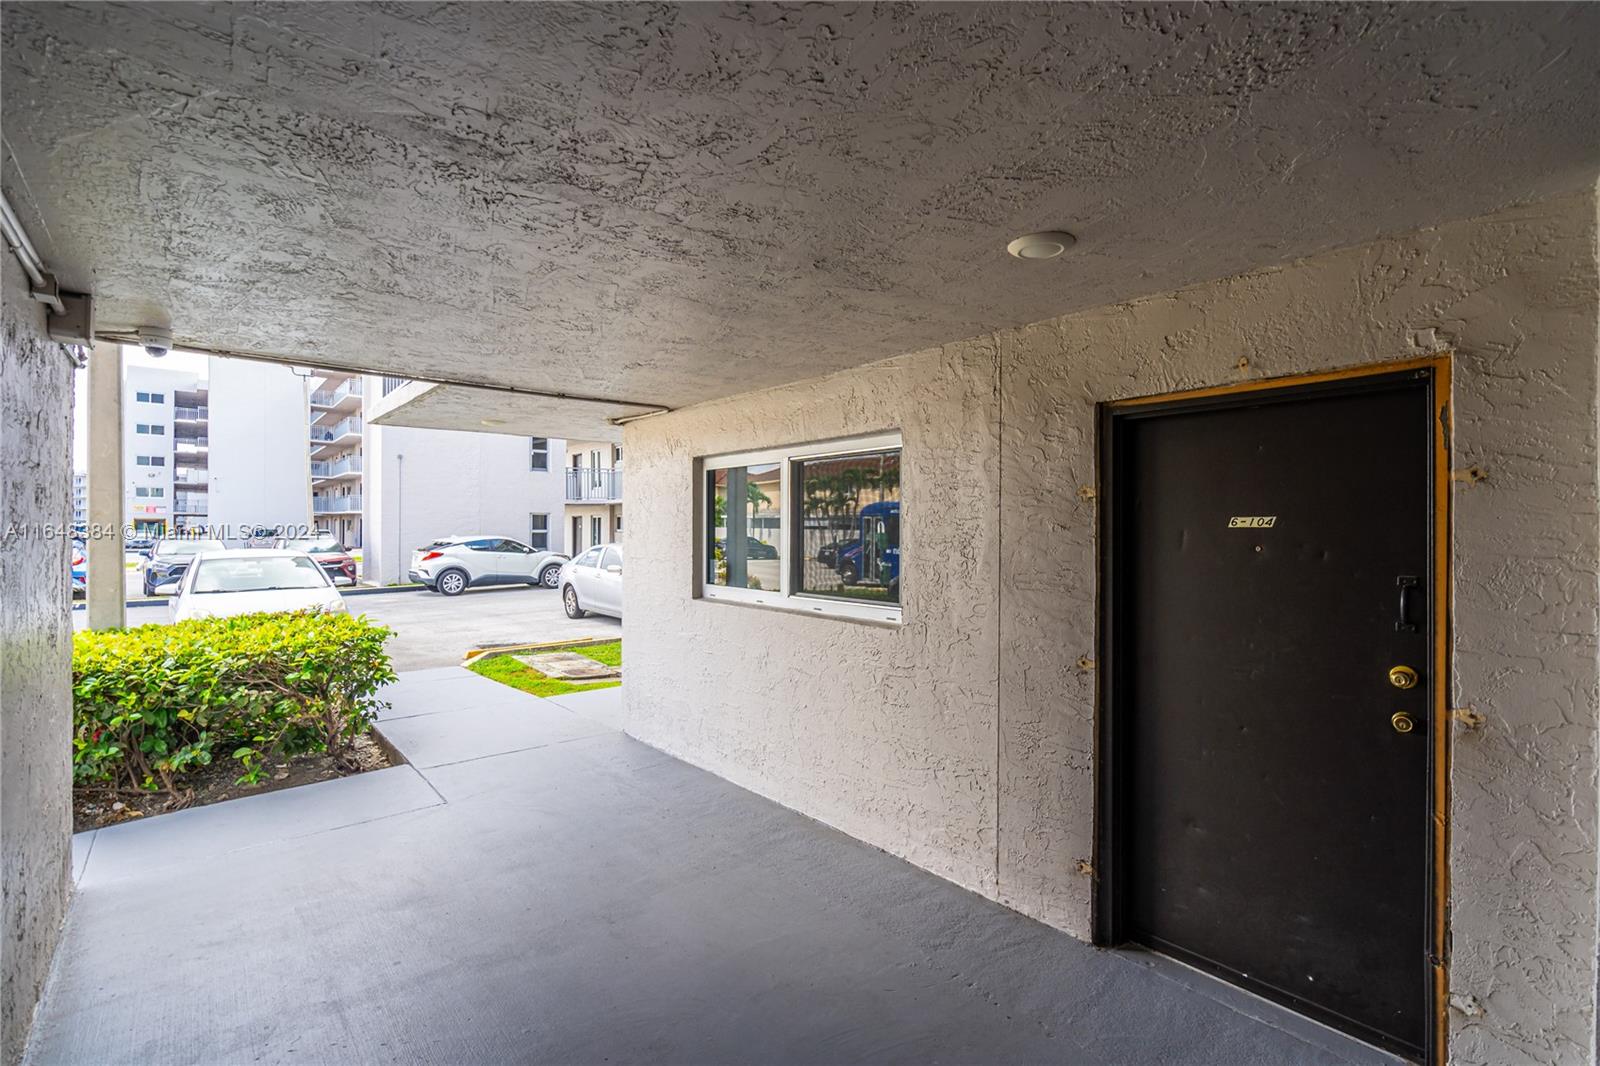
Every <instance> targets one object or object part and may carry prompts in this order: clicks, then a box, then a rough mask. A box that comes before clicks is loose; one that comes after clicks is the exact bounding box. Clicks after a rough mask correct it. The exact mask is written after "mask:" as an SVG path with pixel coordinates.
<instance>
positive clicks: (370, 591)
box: [72, 583, 428, 611]
mask: <svg viewBox="0 0 1600 1066" xmlns="http://www.w3.org/2000/svg"><path fill="white" fill-rule="evenodd" d="M427 587H428V586H426V585H423V584H420V583H419V584H416V585H385V586H383V587H382V588H362V587H361V586H360V585H357V586H355V587H354V588H347V589H340V590H339V595H341V596H382V595H384V594H386V593H390V592H421V591H423V590H424V589H426V588H427ZM167 602H168V601H166V600H127V601H125V602H124V603H123V606H124V607H160V606H162V605H164V604H166V603H167ZM86 607H87V604H85V603H83V602H81V601H77V600H75V601H73V604H72V609H73V610H74V611H81V610H84V609H85V608H86Z"/></svg>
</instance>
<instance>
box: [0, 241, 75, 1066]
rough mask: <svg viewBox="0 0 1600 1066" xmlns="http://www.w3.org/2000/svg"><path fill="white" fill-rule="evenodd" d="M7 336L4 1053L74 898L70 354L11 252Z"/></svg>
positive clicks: (0, 371)
mask: <svg viewBox="0 0 1600 1066" xmlns="http://www.w3.org/2000/svg"><path fill="white" fill-rule="evenodd" d="M4 260H5V262H4V267H3V270H4V274H5V279H4V290H3V294H0V297H3V299H0V302H3V305H4V310H3V331H4V335H3V338H0V340H3V347H0V589H4V590H5V591H4V594H3V595H0V870H3V871H4V873H3V877H4V895H5V905H4V906H5V927H4V930H3V933H0V935H3V936H4V942H3V945H4V946H3V947H0V981H3V991H0V1015H3V1018H0V1061H3V1062H5V1063H7V1064H10V1063H13V1062H15V1061H17V1059H18V1058H19V1057H20V1056H21V1054H22V1043H23V1040H24V1039H25V1037H26V1035H27V1031H28V1023H29V1021H30V1020H31V1018H32V1015H33V1007H34V1003H35V1002H36V1001H37V999H38V995H39V988H40V986H41V984H42V983H43V981H44V977H45V973H46V970H47V969H48V967H49V964H50V954H51V952H52V951H53V950H54V948H55V943H56V936H57V933H58V932H59V930H60V927H61V918H62V915H63V914H64V913H65V911H66V904H67V864H68V854H69V850H70V840H71V837H70V833H71V828H72V816H71V810H70V806H69V801H68V796H69V791H70V787H71V780H72V773H71V765H70V762H69V758H70V751H71V744H70V731H69V728H70V722H71V710H70V709H71V703H70V690H69V683H68V679H69V675H70V670H71V637H72V633H71V629H70V626H69V624H68V621H67V564H68V556H67V551H68V544H69V542H68V541H67V540H66V539H64V538H62V537H59V536H49V535H45V534H46V533H47V532H49V531H46V530H41V529H40V528H39V527H40V526H41V525H54V526H61V525H65V524H66V523H68V522H70V521H71V519H72V498H71V493H72V490H71V485H72V364H71V363H69V362H68V361H67V359H66V357H65V356H64V355H63V354H62V350H61V348H60V346H59V345H56V344H51V343H49V342H47V341H46V340H45V339H44V336H43V334H44V310H43V305H41V304H38V303H35V302H34V301H33V300H31V299H29V297H28V289H27V282H26V279H25V278H24V276H23V274H22V270H21V268H20V267H19V266H18V265H17V263H16V260H15V259H13V258H12V257H11V256H10V255H9V254H7V255H5V256H4Z"/></svg>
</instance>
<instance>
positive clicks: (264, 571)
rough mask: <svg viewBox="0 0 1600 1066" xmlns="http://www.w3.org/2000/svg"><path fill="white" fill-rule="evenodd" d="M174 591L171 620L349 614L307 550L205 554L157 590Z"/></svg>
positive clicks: (251, 549)
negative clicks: (301, 613) (263, 614)
mask: <svg viewBox="0 0 1600 1066" xmlns="http://www.w3.org/2000/svg"><path fill="white" fill-rule="evenodd" d="M160 587H161V588H163V589H168V590H171V591H172V592H174V595H173V597H172V599H171V600H170V601H169V602H168V604H167V610H168V612H169V614H170V615H171V617H172V620H173V621H174V622H182V621H185V620H186V619H190V618H219V617H221V618H226V617H231V616H233V615H237V614H254V613H256V612H258V611H308V610H310V611H348V610H349V608H348V607H346V606H345V602H344V597H343V596H341V595H339V590H338V589H336V588H334V587H333V582H332V581H331V580H330V579H329V578H328V574H327V572H326V571H324V570H323V569H322V567H321V566H319V565H317V561H316V560H315V559H313V558H312V557H311V556H309V555H307V554H306V553H305V552H297V551H286V550H278V549H273V548H265V549H263V548H238V549H234V550H232V551H217V552H207V553H205V554H204V555H201V556H200V557H199V558H197V559H196V560H195V561H194V563H193V565H191V566H190V567H189V568H188V569H187V570H185V571H184V573H183V574H182V575H181V576H180V577H178V578H175V579H169V580H168V581H166V582H164V583H163V584H162V585H161V586H160Z"/></svg>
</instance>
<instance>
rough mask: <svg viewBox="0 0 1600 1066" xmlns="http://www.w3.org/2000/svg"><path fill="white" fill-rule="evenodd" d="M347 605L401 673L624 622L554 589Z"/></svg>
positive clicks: (368, 598) (137, 619)
mask: <svg viewBox="0 0 1600 1066" xmlns="http://www.w3.org/2000/svg"><path fill="white" fill-rule="evenodd" d="M345 602H346V603H347V604H349V606H350V610H351V611H352V612H353V613H355V614H364V615H366V616H367V617H369V618H371V619H373V620H374V621H377V622H382V623H383V624H384V625H386V626H389V627H390V628H392V629H393V630H394V631H395V635H394V636H393V637H391V638H390V640H389V645H388V647H389V655H390V657H391V658H392V659H393V660H394V668H395V669H396V670H401V671H404V670H424V669H427V668H429V667H434V666H456V665H459V664H460V662H461V657H462V656H463V655H465V654H466V652H467V650H468V649H469V648H473V647H477V646H479V645H480V644H498V643H507V644H510V643H526V642H530V641H543V640H567V639H577V638H581V637H616V638H620V637H621V636H622V623H621V622H619V621H617V620H616V619H615V618H605V617H602V616H600V615H590V616H589V617H588V618H582V619H578V620H577V621H574V620H573V619H571V618H568V617H567V615H566V612H565V611H563V610H562V608H561V597H560V596H559V595H558V594H557V593H556V591H555V590H554V589H544V588H537V589H531V588H522V587H520V586H519V587H510V588H487V589H472V590H469V591H467V592H464V593H462V594H461V595H460V596H456V597H454V598H451V597H449V596H441V595H439V594H438V593H436V592H385V593H380V594H377V595H357V596H347V597H346V598H345ZM85 617H86V612H84V611H73V612H72V624H73V627H74V628H77V629H81V628H83V625H84V620H85ZM166 621H167V607H166V605H165V604H162V605H161V606H159V607H130V608H128V625H130V626H138V625H147V624H150V623H152V622H153V623H164V622H166Z"/></svg>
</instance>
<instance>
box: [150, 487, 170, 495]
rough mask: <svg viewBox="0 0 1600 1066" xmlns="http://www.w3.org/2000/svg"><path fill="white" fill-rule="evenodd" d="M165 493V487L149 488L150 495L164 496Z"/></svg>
mask: <svg viewBox="0 0 1600 1066" xmlns="http://www.w3.org/2000/svg"><path fill="white" fill-rule="evenodd" d="M166 494H167V490H166V489H161V488H156V489H151V490H150V495H152V496H165V495H166Z"/></svg>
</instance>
